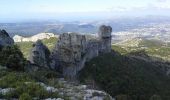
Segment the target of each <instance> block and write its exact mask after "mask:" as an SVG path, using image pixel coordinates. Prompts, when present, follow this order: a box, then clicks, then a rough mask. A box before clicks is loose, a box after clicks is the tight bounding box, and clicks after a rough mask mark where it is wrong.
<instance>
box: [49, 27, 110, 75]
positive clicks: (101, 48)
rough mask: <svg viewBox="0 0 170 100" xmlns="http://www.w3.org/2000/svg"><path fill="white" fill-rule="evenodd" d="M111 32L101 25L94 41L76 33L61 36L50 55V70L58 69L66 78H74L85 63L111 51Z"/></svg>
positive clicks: (108, 28)
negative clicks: (51, 60)
mask: <svg viewBox="0 0 170 100" xmlns="http://www.w3.org/2000/svg"><path fill="white" fill-rule="evenodd" d="M111 32H112V28H111V27H109V26H104V25H103V26H101V27H100V28H99V33H98V38H96V39H87V38H86V36H85V35H80V34H77V33H64V34H61V35H60V36H59V40H58V42H57V44H56V47H55V49H54V51H53V53H52V59H53V64H52V65H53V67H52V68H56V69H59V70H60V71H61V72H62V73H63V75H64V76H66V77H70V78H73V77H75V76H76V74H77V73H78V72H79V71H80V70H81V69H82V68H83V67H84V64H85V62H87V61H88V60H90V59H92V58H94V57H96V56H98V55H99V54H100V53H108V52H110V51H111Z"/></svg>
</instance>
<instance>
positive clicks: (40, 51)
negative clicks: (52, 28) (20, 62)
mask: <svg viewBox="0 0 170 100" xmlns="http://www.w3.org/2000/svg"><path fill="white" fill-rule="evenodd" d="M49 56H50V51H49V50H48V48H47V47H46V46H45V45H44V44H43V43H42V42H41V40H38V41H37V42H36V43H35V44H33V48H32V50H31V54H30V62H31V63H32V64H35V65H37V66H39V67H46V68H49Z"/></svg>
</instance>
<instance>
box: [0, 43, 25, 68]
mask: <svg viewBox="0 0 170 100" xmlns="http://www.w3.org/2000/svg"><path fill="white" fill-rule="evenodd" d="M25 63H26V60H25V59H24V57H23V54H22V52H21V51H20V49H19V48H18V46H16V45H13V46H6V47H4V48H2V50H1V51H0V65H2V66H6V67H7V68H9V69H12V70H17V71H19V70H22V71H23V70H24V66H25Z"/></svg>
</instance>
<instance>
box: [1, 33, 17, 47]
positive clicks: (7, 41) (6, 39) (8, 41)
mask: <svg viewBox="0 0 170 100" xmlns="http://www.w3.org/2000/svg"><path fill="white" fill-rule="evenodd" d="M13 44H14V40H13V39H12V38H11V37H10V36H9V34H8V33H7V32H6V31H5V30H0V46H1V47H4V46H11V45H13Z"/></svg>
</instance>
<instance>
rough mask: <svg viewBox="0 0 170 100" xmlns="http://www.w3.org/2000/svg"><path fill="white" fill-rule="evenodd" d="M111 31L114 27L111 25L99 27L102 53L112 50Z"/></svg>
mask: <svg viewBox="0 0 170 100" xmlns="http://www.w3.org/2000/svg"><path fill="white" fill-rule="evenodd" d="M111 33H112V28H111V27H110V26H105V25H102V26H100V28H99V32H98V36H99V39H100V48H99V49H100V50H99V52H100V53H108V52H111V38H112V36H111Z"/></svg>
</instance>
